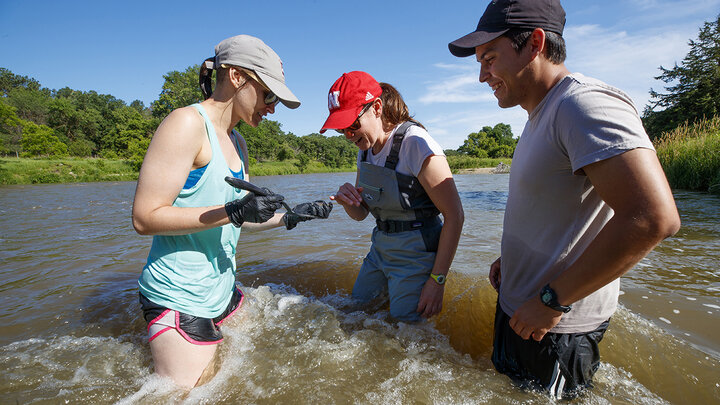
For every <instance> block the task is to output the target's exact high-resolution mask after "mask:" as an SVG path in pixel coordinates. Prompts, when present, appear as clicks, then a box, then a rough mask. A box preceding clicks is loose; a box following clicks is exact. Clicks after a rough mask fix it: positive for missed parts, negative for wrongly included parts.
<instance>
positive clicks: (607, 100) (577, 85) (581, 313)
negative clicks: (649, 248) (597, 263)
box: [500, 73, 653, 333]
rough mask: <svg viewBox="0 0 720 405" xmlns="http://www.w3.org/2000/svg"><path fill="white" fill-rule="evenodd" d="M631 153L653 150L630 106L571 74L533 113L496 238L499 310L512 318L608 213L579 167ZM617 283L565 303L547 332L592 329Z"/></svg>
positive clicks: (611, 305) (612, 302)
mask: <svg viewBox="0 0 720 405" xmlns="http://www.w3.org/2000/svg"><path fill="white" fill-rule="evenodd" d="M635 148H648V149H653V146H652V143H651V142H650V139H649V138H648V136H647V134H646V133H645V130H644V129H643V126H642V122H641V121H640V117H639V115H638V112H637V110H636V109H635V107H634V105H633V103H632V100H631V99H630V97H628V96H627V95H626V94H625V93H623V92H622V91H620V90H618V89H616V88H613V87H611V86H608V85H607V84H605V83H603V82H601V81H599V80H595V79H592V78H588V77H585V76H583V75H581V74H578V73H573V74H571V75H568V76H566V77H565V78H563V79H562V80H561V81H560V82H558V83H557V84H556V85H555V86H554V87H553V88H552V89H551V90H550V92H548V94H547V95H546V96H545V98H544V99H543V100H542V102H541V103H540V104H539V105H538V106H537V107H536V108H535V110H533V112H532V113H531V114H530V116H529V117H528V122H527V123H526V124H525V129H524V130H523V133H522V135H521V137H520V140H519V141H518V145H517V148H516V149H515V155H514V156H513V162H512V169H511V170H510V188H509V195H508V201H507V207H506V210H505V219H504V225H503V237H502V248H501V257H502V261H501V263H502V268H501V274H502V279H501V285H500V305H501V307H502V309H503V311H505V313H507V314H509V315H510V316H512V314H513V313H514V312H515V310H517V309H518V308H519V307H520V305H522V304H523V303H524V302H525V301H527V300H528V299H530V298H532V297H535V296H537V295H538V294H539V292H540V289H541V288H542V286H543V285H545V284H547V283H549V282H551V281H552V280H554V279H555V278H556V277H557V276H558V275H560V274H561V273H562V272H563V271H564V270H565V269H567V268H568V266H570V265H571V264H572V263H573V262H574V261H575V260H577V258H578V257H579V256H580V255H581V254H582V253H583V251H584V250H585V249H586V248H587V246H588V245H589V244H590V242H592V240H593V239H594V238H595V236H596V235H597V234H598V233H599V232H600V230H601V229H602V228H603V227H604V226H605V224H606V223H607V221H608V220H610V218H611V217H612V215H613V211H612V209H611V208H610V207H609V206H607V204H605V203H604V202H603V200H602V199H600V197H599V196H598V195H597V193H596V192H595V190H594V188H593V185H592V184H591V183H590V180H589V179H588V178H587V176H585V173H584V172H583V170H582V168H583V167H584V166H586V165H588V164H591V163H594V162H598V161H601V160H604V159H608V158H611V157H613V156H616V155H619V154H622V153H623V152H626V151H628V150H631V149H635ZM619 286H620V282H619V280H615V281H613V282H612V283H610V284H608V285H606V286H605V287H603V288H601V289H600V290H598V291H596V292H595V293H593V294H591V295H589V296H588V297H586V298H584V299H582V300H580V301H577V302H575V303H574V304H573V309H572V311H570V312H569V313H567V314H565V315H563V317H562V319H561V321H560V323H559V324H558V325H557V326H556V327H555V328H553V329H552V332H555V333H580V332H588V331H591V330H593V329H596V328H597V327H598V326H599V325H600V324H601V323H602V322H604V321H605V320H607V319H608V318H609V317H610V316H611V315H612V314H613V312H615V309H616V308H617V300H618V293H619Z"/></svg>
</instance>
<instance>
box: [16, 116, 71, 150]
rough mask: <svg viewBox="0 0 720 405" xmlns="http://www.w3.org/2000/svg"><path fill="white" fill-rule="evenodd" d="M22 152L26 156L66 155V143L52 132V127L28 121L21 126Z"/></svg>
mask: <svg viewBox="0 0 720 405" xmlns="http://www.w3.org/2000/svg"><path fill="white" fill-rule="evenodd" d="M22 147H23V154H24V155H26V156H67V154H68V150H67V145H65V144H64V143H62V142H61V141H60V139H58V137H57V136H55V134H54V133H53V130H52V128H50V127H48V126H45V125H37V124H35V123H33V122H28V123H27V124H25V126H24V127H23V135H22Z"/></svg>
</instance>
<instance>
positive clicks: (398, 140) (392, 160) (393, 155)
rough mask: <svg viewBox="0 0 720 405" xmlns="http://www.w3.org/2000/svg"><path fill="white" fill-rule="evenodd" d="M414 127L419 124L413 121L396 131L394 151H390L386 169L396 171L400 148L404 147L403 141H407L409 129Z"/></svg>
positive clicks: (405, 123)
mask: <svg viewBox="0 0 720 405" xmlns="http://www.w3.org/2000/svg"><path fill="white" fill-rule="evenodd" d="M413 125H417V124H415V123H414V122H412V121H405V122H403V124H402V125H400V128H398V129H397V131H395V135H394V136H393V143H392V149H390V153H389V154H388V157H387V159H385V167H387V168H388V169H390V170H395V166H397V164H398V160H399V159H398V155H399V154H400V146H402V141H403V139H405V132H407V129H408V128H410V127H411V126H413Z"/></svg>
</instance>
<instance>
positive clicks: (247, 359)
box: [0, 173, 720, 404]
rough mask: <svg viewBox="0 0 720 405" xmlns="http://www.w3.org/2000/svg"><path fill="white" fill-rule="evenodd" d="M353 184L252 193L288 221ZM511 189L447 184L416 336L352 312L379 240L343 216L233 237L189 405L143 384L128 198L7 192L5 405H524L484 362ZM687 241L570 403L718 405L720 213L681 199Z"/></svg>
mask: <svg viewBox="0 0 720 405" xmlns="http://www.w3.org/2000/svg"><path fill="white" fill-rule="evenodd" d="M354 177H355V175H354V173H339V174H338V173H336V174H317V175H301V176H268V177H257V178H255V179H254V180H253V181H254V182H255V183H257V184H259V185H262V186H267V187H269V188H270V189H272V190H275V191H277V192H280V193H282V194H284V195H285V196H286V199H287V200H288V202H290V203H299V202H303V201H307V200H314V199H318V198H327V196H328V195H330V194H332V193H333V192H334V191H335V190H336V189H337V187H338V186H339V185H340V184H341V183H344V182H346V181H349V182H352V181H354ZM507 180H508V177H507V175H482V174H476V175H457V176H456V182H457V184H458V189H459V191H460V195H461V198H462V201H463V205H464V208H465V218H466V222H465V227H464V230H463V234H462V238H461V241H460V246H459V249H458V253H457V256H456V259H455V262H454V263H453V266H452V270H451V273H450V277H449V280H448V283H447V287H446V293H445V302H444V309H443V312H442V313H441V314H440V315H439V316H437V317H435V318H434V320H433V321H432V322H429V323H426V324H422V325H406V324H402V323H399V324H394V323H391V322H389V321H388V320H387V312H386V311H380V312H376V313H374V314H365V313H363V312H349V311H347V310H346V308H347V305H348V303H349V299H348V294H349V291H350V289H351V288H352V283H353V281H354V277H355V275H356V274H357V271H358V269H359V267H360V264H361V262H362V258H363V256H364V254H365V253H366V252H367V250H368V248H369V244H370V233H371V230H372V226H373V223H372V221H370V220H369V219H368V220H366V221H364V222H361V223H357V222H355V221H352V220H350V219H349V218H348V217H347V216H346V215H345V214H344V212H343V211H342V209H336V210H335V211H334V212H333V213H332V215H331V217H330V218H329V219H328V220H324V221H321V220H316V221H312V222H309V223H302V224H300V225H299V226H298V227H297V228H295V229H293V230H292V231H286V230H285V229H284V228H283V229H274V230H270V231H265V232H258V233H249V232H248V233H243V234H242V235H241V237H240V243H239V247H238V256H237V260H238V269H239V275H238V284H239V285H240V286H241V288H242V289H243V291H244V292H245V294H246V297H247V299H246V301H245V303H244V305H243V308H242V310H241V311H239V312H238V313H237V315H236V316H234V317H233V318H231V319H230V320H229V321H228V322H226V323H225V324H224V325H223V333H224V335H225V341H224V342H223V343H222V344H221V346H220V349H219V353H220V356H219V360H218V364H219V371H218V374H217V375H216V376H215V377H214V378H213V379H212V380H211V381H210V382H209V383H207V384H206V385H204V386H202V387H199V388H196V389H194V390H192V391H191V392H190V393H189V394H187V395H186V396H183V395H181V394H179V393H177V392H176V391H175V390H174V389H173V387H172V385H171V384H170V383H169V382H168V381H167V380H164V379H160V378H157V377H156V376H154V375H153V374H152V369H151V357H150V351H149V348H148V346H147V344H146V342H145V338H144V336H145V333H144V328H145V323H144V321H143V320H142V318H141V316H140V310H139V305H138V302H137V284H136V280H137V277H138V275H139V273H140V269H141V267H142V266H143V264H144V261H145V258H146V256H147V253H148V249H149V247H150V242H151V238H150V237H144V236H138V235H137V234H136V233H135V232H134V231H133V229H132V226H131V222H130V211H131V204H132V198H133V194H134V190H135V183H133V182H119V183H86V184H61V185H33V186H11V187H2V188H0V244H1V246H2V249H0V285H1V287H0V288H1V293H0V325H2V328H1V329H0V364H2V365H3V368H4V371H3V372H2V374H0V403H1V404H28V403H32V404H56V403H72V404H100V403H121V404H135V403H141V404H156V403H178V402H185V403H193V404H194V403H208V404H237V403H257V404H275V403H303V404H304V403H308V404H310V403H341V404H342V403H360V404H369V403H373V404H376V403H381V404H409V403H437V404H457V403H465V404H474V403H489V404H496V403H501V404H504V403H523V404H545V403H548V402H549V399H547V397H545V396H543V395H541V394H537V393H533V392H526V391H522V390H520V389H519V388H516V387H515V386H513V384H511V382H510V381H509V379H508V378H506V377H504V376H502V375H500V374H498V373H497V372H496V371H495V370H494V369H493V366H492V364H491V362H490V360H489V357H490V352H491V344H492V342H491V340H492V338H491V335H492V318H493V314H494V306H495V299H496V295H495V292H494V290H493V289H492V288H491V287H490V285H489V283H488V281H487V273H488V269H489V265H490V263H491V262H492V261H493V260H495V258H496V257H497V256H498V254H499V250H500V236H501V230H502V216H503V209H504V203H505V200H506V198H507ZM675 198H676V201H677V204H678V207H679V210H680V213H681V216H682V220H683V226H682V229H681V230H680V232H679V233H678V234H677V235H676V236H675V237H673V238H670V239H668V240H666V241H664V242H663V243H662V244H661V245H660V246H659V247H658V248H656V249H655V250H654V251H653V252H652V253H651V254H650V255H649V256H648V257H647V258H645V259H644V260H643V261H642V262H640V263H639V264H638V266H636V267H635V269H633V270H632V271H630V272H629V273H628V274H627V275H626V276H625V277H624V278H623V279H622V288H621V289H622V296H621V297H620V301H621V308H620V309H619V311H618V312H617V313H616V314H615V316H613V318H612V321H611V323H610V328H609V330H608V332H607V334H606V336H605V339H604V340H603V341H602V343H601V357H602V360H603V363H602V366H601V368H600V370H599V371H598V373H597V374H596V377H595V382H596V386H595V388H594V389H593V390H592V391H590V392H589V393H588V394H587V395H585V396H584V397H582V398H580V399H577V400H575V401H573V403H583V404H585V403H587V404H623V403H626V404H656V403H673V404H690V403H692V404H711V403H720V371H718V370H720V369H719V368H718V367H719V366H720V322H719V321H720V270H719V269H718V267H720V265H719V264H720V224H719V223H718V218H720V198H718V197H717V196H710V195H706V194H701V193H691V192H683V191H678V192H676V193H675Z"/></svg>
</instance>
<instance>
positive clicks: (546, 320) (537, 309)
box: [510, 295, 563, 342]
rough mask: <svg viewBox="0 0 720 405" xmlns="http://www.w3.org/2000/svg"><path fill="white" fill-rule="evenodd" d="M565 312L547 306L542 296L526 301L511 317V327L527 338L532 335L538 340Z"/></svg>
mask: <svg viewBox="0 0 720 405" xmlns="http://www.w3.org/2000/svg"><path fill="white" fill-rule="evenodd" d="M562 315H563V313H562V312H558V311H556V310H554V309H552V308H549V307H547V306H545V304H543V303H542V301H540V296H539V295H536V296H535V297H533V298H531V299H529V300H527V301H525V303H524V304H522V305H521V306H520V308H518V309H517V311H515V313H514V314H513V316H512V318H510V327H511V328H512V329H513V330H514V331H515V333H517V334H518V335H520V337H521V338H523V339H525V340H527V339H530V338H531V337H532V338H533V339H535V340H537V341H538V342H539V341H540V340H542V338H543V336H545V334H546V333H547V332H548V331H549V330H550V329H552V328H554V327H555V325H557V324H558V323H559V322H560V318H562Z"/></svg>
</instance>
